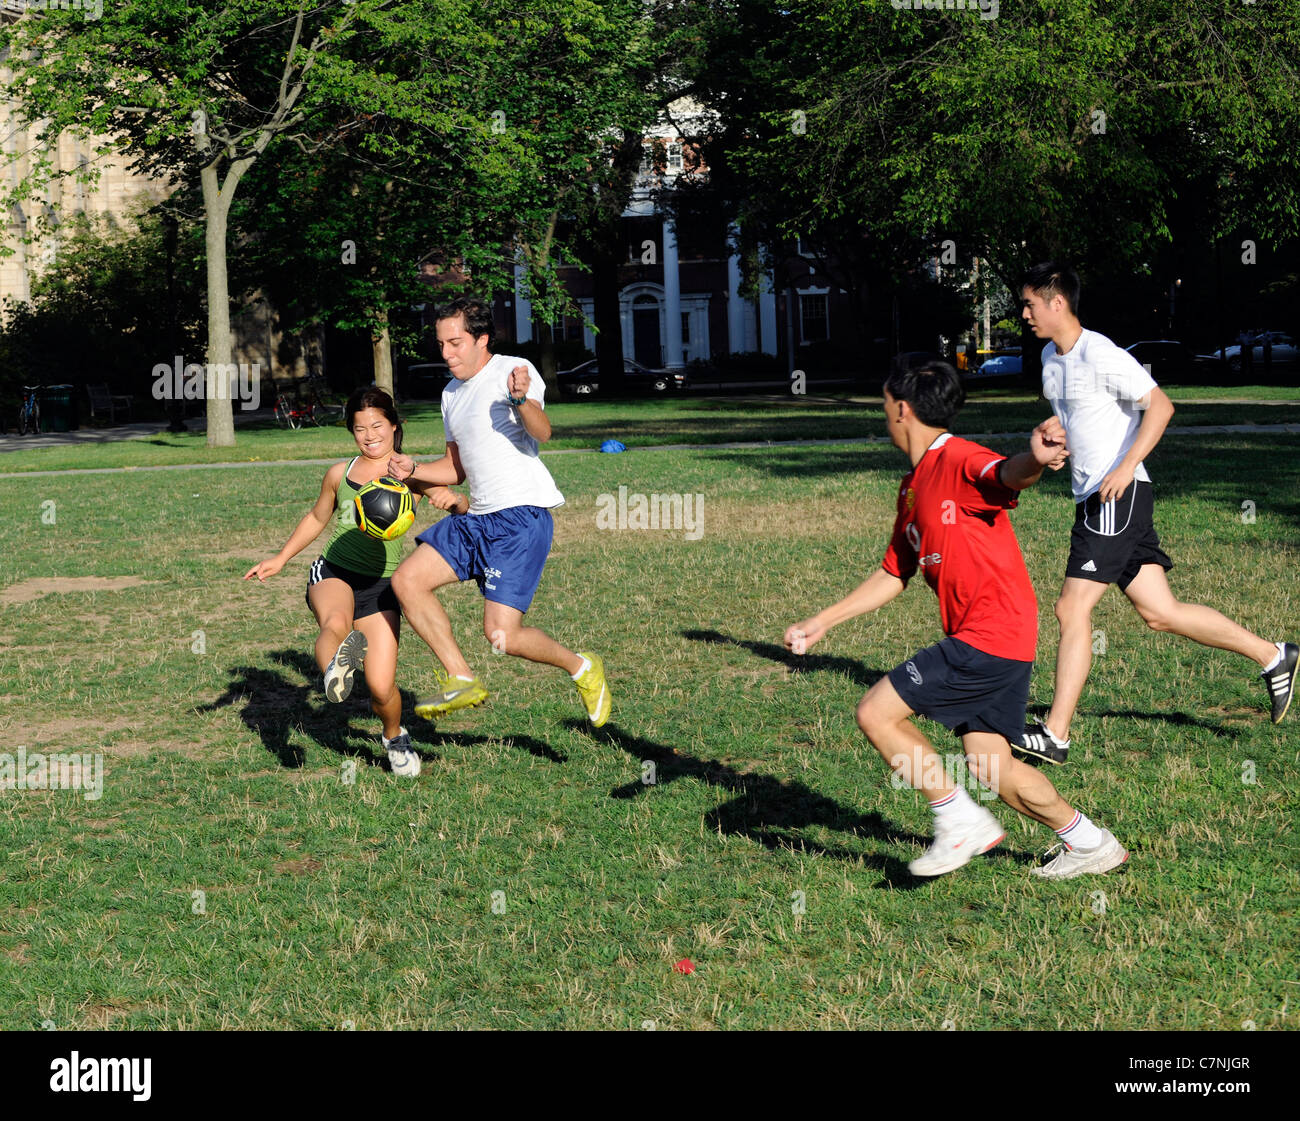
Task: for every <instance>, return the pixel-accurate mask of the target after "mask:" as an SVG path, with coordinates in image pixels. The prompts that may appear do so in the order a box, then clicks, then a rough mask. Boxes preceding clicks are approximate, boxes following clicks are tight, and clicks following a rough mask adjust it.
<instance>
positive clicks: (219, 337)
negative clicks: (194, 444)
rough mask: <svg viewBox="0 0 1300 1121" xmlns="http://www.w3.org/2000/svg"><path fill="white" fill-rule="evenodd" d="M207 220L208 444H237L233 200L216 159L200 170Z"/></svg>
mask: <svg viewBox="0 0 1300 1121" xmlns="http://www.w3.org/2000/svg"><path fill="white" fill-rule="evenodd" d="M200 181H201V182H202V185H203V211H204V220H205V226H206V228H205V231H204V245H205V248H206V254H205V255H206V257H207V267H208V355H207V360H208V369H207V374H208V376H207V378H206V379H205V386H206V393H205V396H206V398H207V414H208V447H210V448H233V447H234V446H235V414H234V409H233V402H232V400H231V394H230V382H229V379H227V378H226V377H225V371H226V369H227V368H228V367H229V366H230V362H231V354H232V350H231V344H230V291H229V282H228V280H227V277H226V214H227V210H228V207H229V200H228V199H223V198H222V197H221V190H220V185H219V184H218V181H217V164H216V161H215V160H214V161H213V162H212V163H210V164H208V165H207V167H205V168H203V170H202V172H200Z"/></svg>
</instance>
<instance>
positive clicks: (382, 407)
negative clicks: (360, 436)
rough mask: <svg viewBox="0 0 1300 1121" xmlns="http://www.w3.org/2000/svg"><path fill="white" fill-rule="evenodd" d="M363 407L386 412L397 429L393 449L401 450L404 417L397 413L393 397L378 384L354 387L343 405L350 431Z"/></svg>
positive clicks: (389, 420) (389, 421)
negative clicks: (359, 387)
mask: <svg viewBox="0 0 1300 1121" xmlns="http://www.w3.org/2000/svg"><path fill="white" fill-rule="evenodd" d="M363 409H378V410H379V411H380V412H381V413H383V414H384V416H385V418H386V419H387V420H388V423H389V424H391V425H393V426H394V427H395V428H396V429H397V431H396V432H394V433H393V451H395V452H400V451H401V450H402V418H401V417H399V416H398V415H397V406H396V405H394V404H393V399H392V398H391V397H390V396H388V393H387V392H386V391H385V390H382V389H380V388H379V387H378V386H377V385H367V386H364V387H363V388H361V389H354V390H353V391H352V396H351V397H349V398H348V403H347V404H346V405H345V406H344V407H343V415H344V417H346V418H347V422H348V429H349V431H350V430H351V428H352V421H353V419H354V418H355V417H356V415H357V413H359V412H361V411H362V410H363Z"/></svg>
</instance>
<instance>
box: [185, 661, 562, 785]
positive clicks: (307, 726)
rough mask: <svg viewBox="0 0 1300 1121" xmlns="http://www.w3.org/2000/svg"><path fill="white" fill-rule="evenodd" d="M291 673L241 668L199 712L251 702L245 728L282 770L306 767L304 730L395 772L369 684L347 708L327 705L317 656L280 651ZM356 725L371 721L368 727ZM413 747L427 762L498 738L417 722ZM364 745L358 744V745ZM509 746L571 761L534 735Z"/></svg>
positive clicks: (408, 703)
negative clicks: (446, 749)
mask: <svg viewBox="0 0 1300 1121" xmlns="http://www.w3.org/2000/svg"><path fill="white" fill-rule="evenodd" d="M269 657H270V659H271V661H272V662H275V663H277V664H278V665H280V666H283V667H284V669H285V670H287V671H289V673H291V674H293V676H294V677H295V678H297V680H294V679H291V677H290V676H289V675H288V674H286V673H285V672H281V671H279V670H273V669H265V668H262V667H260V666H235V667H232V668H231V670H230V675H231V681H230V684H229V685H228V686H227V687H226V691H225V693H223V694H222V695H221V696H220V697H218V698H217V699H216V700H215V701H212V702H211V703H209V704H204V705H199V706H197V708H196V709H195V711H197V712H213V711H215V710H216V709H218V708H224V707H226V706H227V705H231V704H234V703H236V702H238V701H246V702H247V703H246V704H245V705H244V707H243V708H242V709H241V710H240V713H239V718H240V719H241V720H242V721H243V722H244V725H245V726H246V727H247V728H248V729H249V730H250V731H253V732H255V733H257V735H258V736H259V737H260V738H261V740H262V745H263V746H264V747H265V748H266V750H267V751H269V752H270V753H271V754H272V755H274V756H275V757H276V759H278V760H279V762H280V765H281V766H282V767H289V768H296V767H301V766H302V765H303V762H304V756H303V750H302V748H301V747H300V746H297V745H295V744H291V743H290V742H289V737H290V733H291V732H293V731H294V730H295V729H301V730H302V731H303V732H304V733H305V734H306V735H308V736H309V737H311V739H313V740H315V741H316V743H318V744H320V746H321V747H323V748H326V749H327V750H329V751H333V752H335V753H336V754H338V755H346V756H349V757H352V758H355V759H359V760H361V761H362V762H364V763H366V764H367V765H368V766H372V767H381V768H383V769H384V770H389V769H391V768H390V767H389V763H388V759H387V757H386V756H385V754H384V752H383V748H382V745H381V743H380V739H379V727H378V724H379V721H378V717H376V716H375V715H374V714H373V713H372V712H371V711H370V702H369V694H368V693H367V692H366V687H365V682H364V681H361V680H359V681H357V683H356V688H355V689H354V691H353V695H352V697H350V698H349V699H348V700H347V701H345V702H343V703H342V704H341V705H333V704H330V703H329V702H327V701H325V700H323V699H322V698H321V696H320V692H319V688H320V686H319V678H320V670H319V669H318V668H317V666H316V661H315V659H314V658H312V657H311V655H309V654H307V653H305V652H304V651H302V650H278V651H275V652H274V653H272V654H270V655H269ZM401 695H402V711H403V712H410V711H411V710H412V709H413V707H414V705H415V696H414V694H411V693H408V692H406V691H404V690H403V691H401ZM355 720H362V721H365V723H364V725H363V726H362V727H357V726H356V725H355V724H354V721H355ZM406 727H407V731H409V732H410V734H411V743H412V747H413V748H414V749H415V753H416V754H417V755H418V756H419V757H420V758H421V760H423V761H424V762H426V763H427V762H436V761H438V760H439V759H440V758H441V756H440V755H438V753H437V752H436V751H434V750H432V748H433V747H434V746H436V745H438V744H441V743H443V742H445V741H447V740H455V741H456V742H458V743H466V744H478V743H488V742H492V740H493V737H488V736H467V735H463V734H457V733H437V732H434V731H433V725H431V724H422V723H421V722H420V721H419V720H413V721H411V722H410V723H409V724H407V726H406ZM358 740H360V741H362V742H361V743H357V742H356V741H358ZM504 742H507V743H511V744H514V745H516V746H518V747H521V748H523V749H524V750H525V751H527V752H528V753H529V754H530V755H535V756H538V757H540V758H543V759H549V760H550V761H551V762H553V763H563V762H565V761H566V757H565V756H564V755H561V754H560V753H558V752H557V751H555V750H554V749H553V748H552V747H551V746H550V745H549V744H545V743H542V742H541V741H540V740H535V739H533V738H532V737H531V736H509V737H506V738H505V740H504Z"/></svg>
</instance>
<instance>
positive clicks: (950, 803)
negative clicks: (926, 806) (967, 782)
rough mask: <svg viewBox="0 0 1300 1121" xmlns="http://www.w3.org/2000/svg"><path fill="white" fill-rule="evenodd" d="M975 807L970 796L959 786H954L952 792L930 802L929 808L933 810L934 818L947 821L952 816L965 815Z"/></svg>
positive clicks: (952, 817)
mask: <svg viewBox="0 0 1300 1121" xmlns="http://www.w3.org/2000/svg"><path fill="white" fill-rule="evenodd" d="M975 808H976V806H975V803H974V802H972V801H971V797H970V795H969V794H967V793H966V791H964V790H963V789H962V788H961V787H960V786H958V787H954V788H953V790H952V792H951V793H949V794H945V795H944V796H943V797H942V798H940V799H939V800H938V801H936V802H931V803H930V809H932V810H933V811H934V816H935V818H936V819H945V820H948V821H951V820H953V819H954V818H959V817H966V816H968V815H969V814H970V813H971V812H972V811H973V810H974V809H975Z"/></svg>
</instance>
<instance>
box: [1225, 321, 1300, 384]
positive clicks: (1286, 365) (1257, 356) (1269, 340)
mask: <svg viewBox="0 0 1300 1121" xmlns="http://www.w3.org/2000/svg"><path fill="white" fill-rule="evenodd" d="M1265 344H1267V346H1268V349H1269V351H1270V355H1269V357H1270V364H1271V366H1272V367H1273V369H1283V370H1294V369H1295V368H1296V346H1295V339H1294V338H1292V337H1291V336H1290V335H1288V334H1287V333H1286V332H1285V331H1260V332H1259V334H1257V335H1255V337H1254V338H1253V339H1252V340H1251V348H1250V354H1251V366H1252V370H1253V371H1254V372H1255V373H1259V372H1261V371H1263V370H1264V368H1265V367H1264V348H1265ZM1223 357H1224V360H1225V361H1226V362H1227V363H1228V369H1230V370H1231V371H1232V372H1233V373H1234V374H1239V373H1241V368H1242V359H1241V344H1239V343H1238V344H1236V345H1234V346H1230V347H1227V348H1225V350H1224V352H1223Z"/></svg>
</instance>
